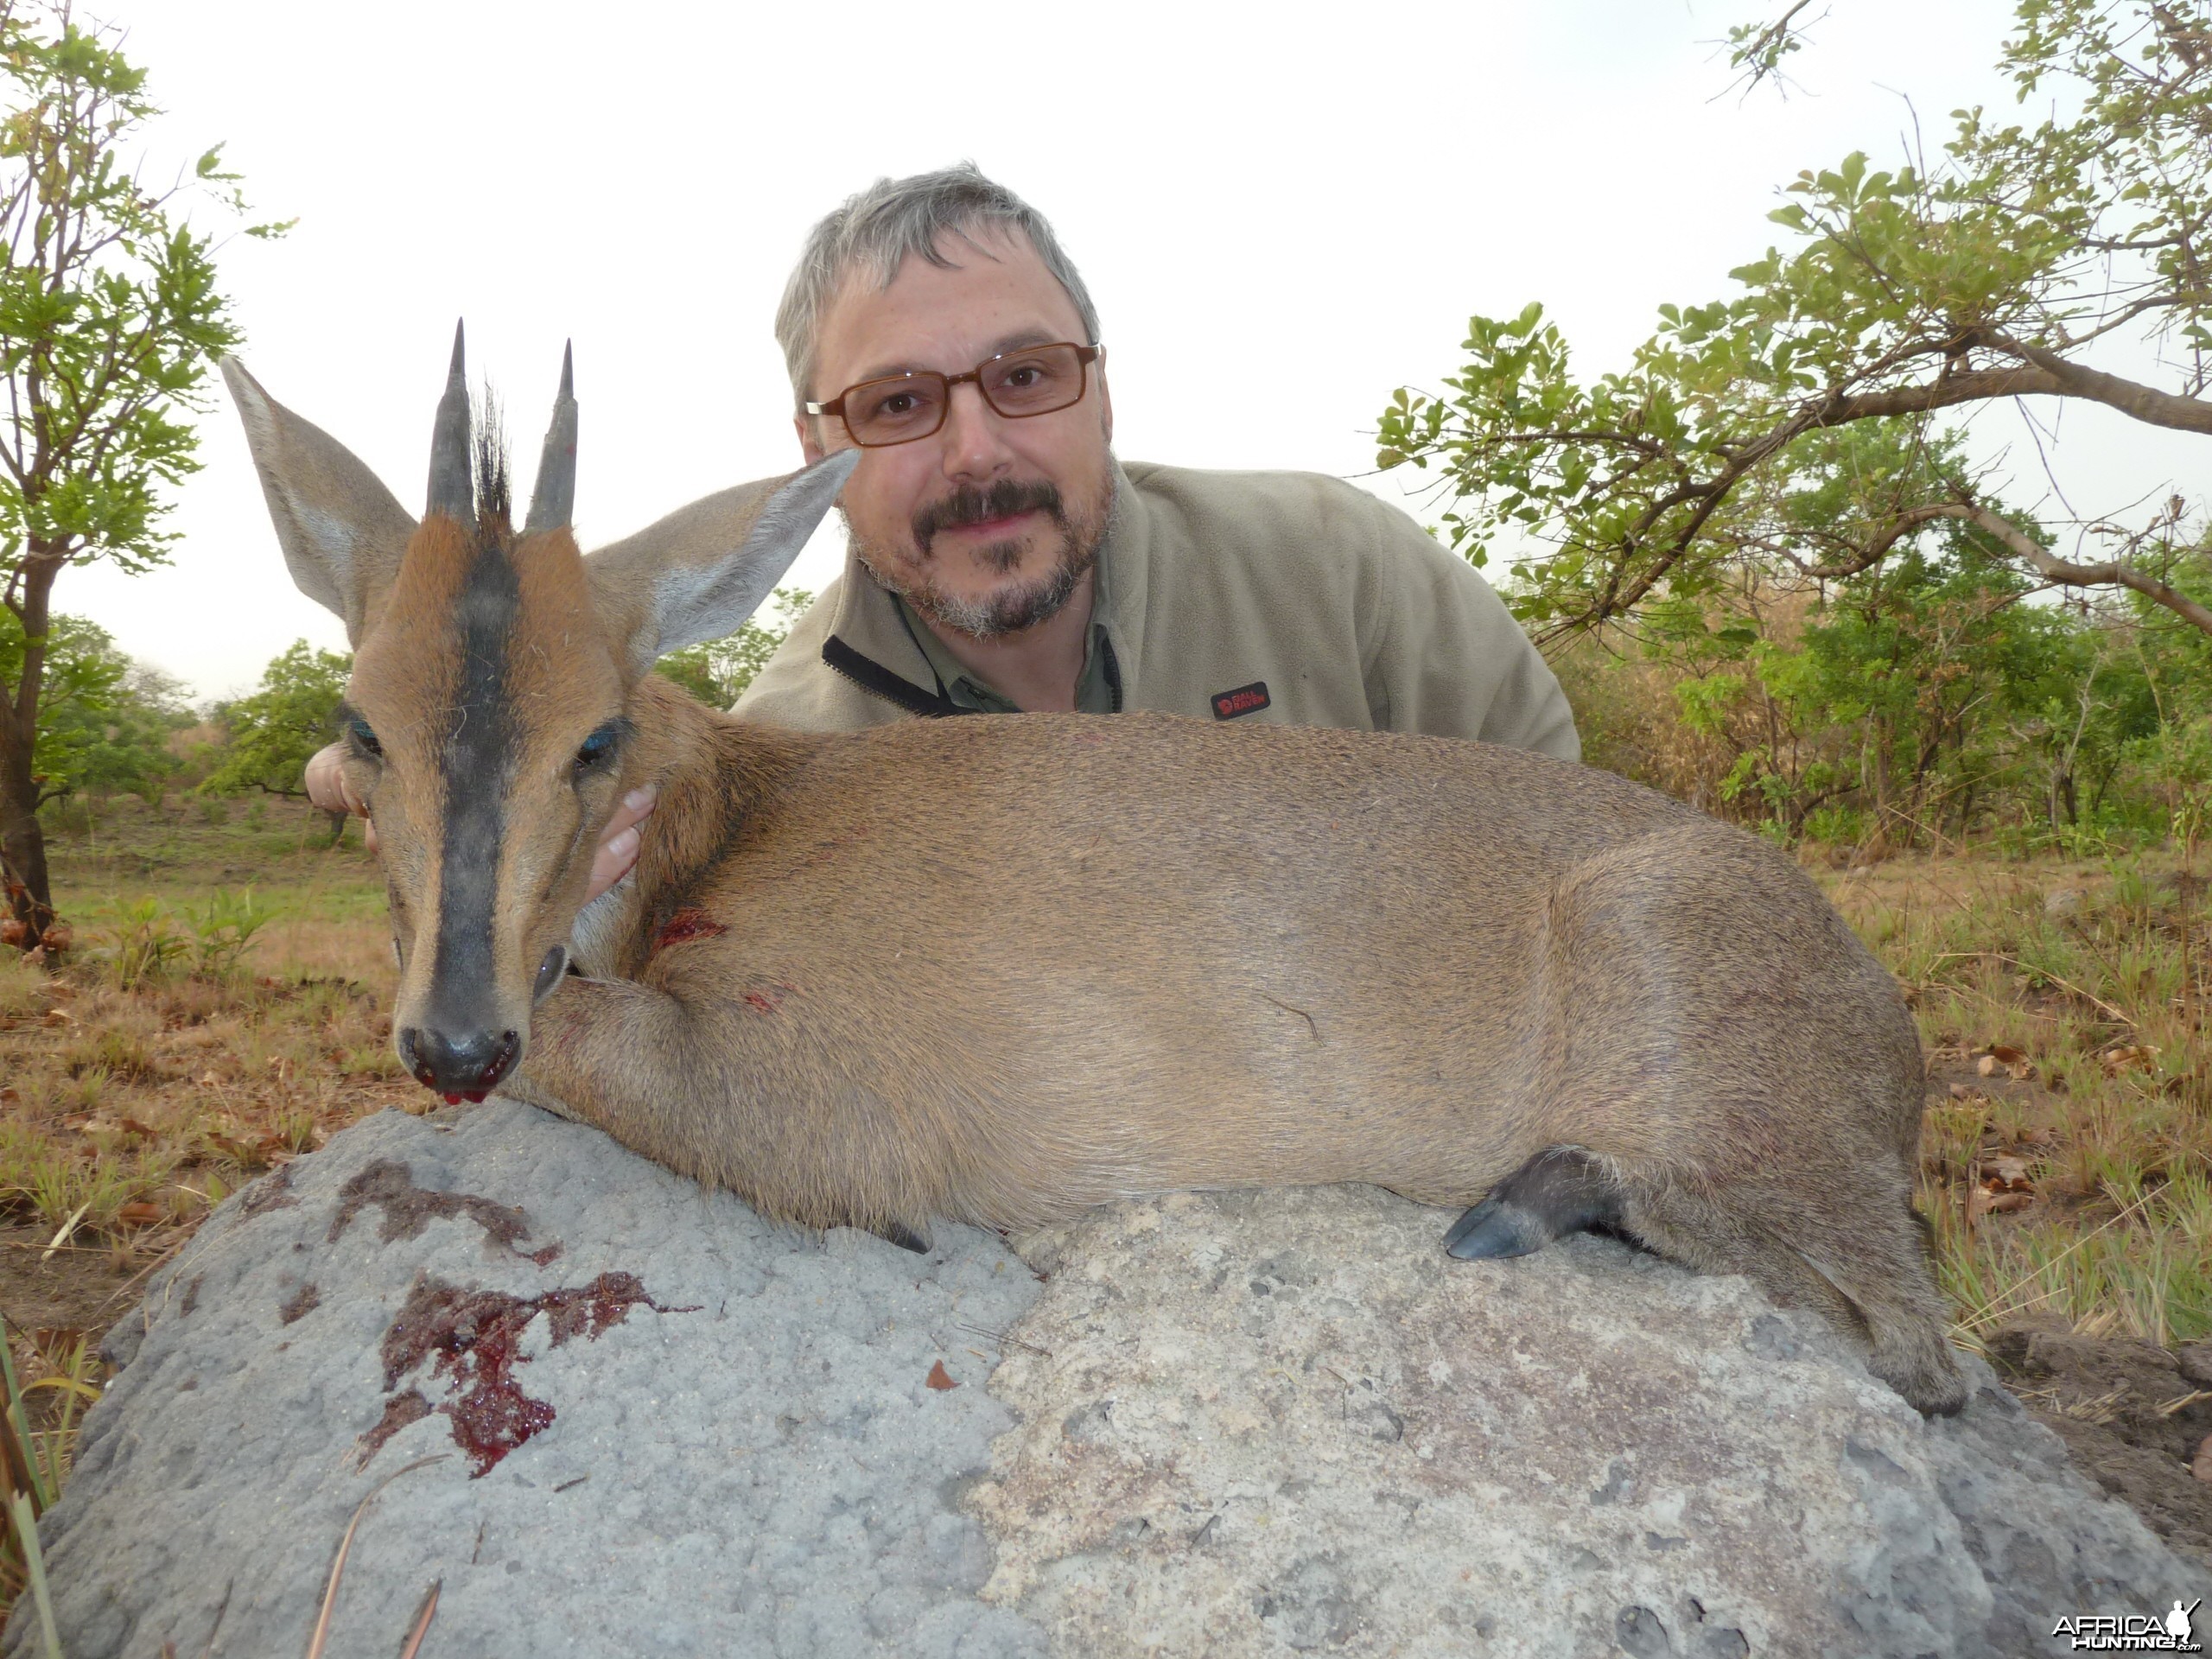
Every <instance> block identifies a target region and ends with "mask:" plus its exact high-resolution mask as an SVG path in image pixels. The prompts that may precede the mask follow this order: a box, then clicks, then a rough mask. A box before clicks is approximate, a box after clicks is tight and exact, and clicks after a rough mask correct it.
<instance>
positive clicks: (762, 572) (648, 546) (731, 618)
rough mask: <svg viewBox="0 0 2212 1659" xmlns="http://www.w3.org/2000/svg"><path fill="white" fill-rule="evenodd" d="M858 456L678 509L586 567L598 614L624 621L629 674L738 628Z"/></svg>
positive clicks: (844, 453)
mask: <svg viewBox="0 0 2212 1659" xmlns="http://www.w3.org/2000/svg"><path fill="white" fill-rule="evenodd" d="M860 455H861V452H860V451H859V450H857V449H842V450H840V451H838V453H837V454H834V455H830V456H828V457H826V458H825V459H823V460H822V461H817V462H815V463H814V465H813V466H811V467H807V468H805V469H804V471H801V472H797V473H793V474H791V475H790V476H789V477H786V478H776V479H767V480H763V481H762V482H760V483H757V484H741V485H739V486H737V487H736V488H734V489H729V490H723V491H721V493H718V494H715V495H710V496H707V497H705V498H703V499H700V500H697V501H694V502H693V503H692V504H691V505H690V506H688V507H682V508H679V509H678V510H677V511H676V512H672V513H671V514H669V516H668V517H667V518H663V519H661V520H660V521H659V522H658V524H648V525H647V526H646V527H645V529H643V530H641V531H639V532H638V533H637V534H636V535H634V536H631V537H626V538H624V539H623V540H621V541H619V542H616V543H613V544H611V545H610V546H607V547H603V548H601V549H600V550H599V551H598V552H596V553H594V554H593V555H591V556H590V557H589V558H588V559H587V560H586V561H585V568H586V569H588V571H589V572H590V574H591V580H592V583H593V586H594V588H596V589H597V590H598V592H599V594H600V596H601V604H602V607H603V609H604V611H605V613H607V614H608V615H610V616H617V617H622V618H625V619H626V620H627V622H628V626H629V627H630V630H631V632H630V658H631V661H632V667H633V668H635V669H636V670H637V671H639V672H640V673H642V672H643V671H644V670H645V668H648V667H650V666H652V663H653V661H654V659H655V658H658V657H660V656H661V655H663V654H664V653H665V652H671V651H680V650H682V649H683V647H684V646H686V645H698V644H700V643H701V642H702V641H704V640H709V639H724V638H726V637H727V636H728V635H730V634H732V633H734V632H737V630H738V629H739V628H741V627H742V626H744V625H745V623H746V621H747V619H748V618H750V617H751V616H752V614H753V612H754V611H756V610H758V609H759V608H760V603H761V601H763V600H765V599H766V598H767V597H768V595H769V594H770V593H771V592H772V591H773V590H774V588H775V586H776V584H777V582H779V581H781V580H782V579H783V576H784V573H785V571H787V570H789V569H791V564H792V563H793V561H795V560H796V559H797V558H798V556H799V554H800V552H801V551H802V550H804V548H805V546H806V543H807V538H808V537H810V536H812V535H813V534H814V531H815V527H816V526H817V524H820V523H821V522H822V520H823V517H824V516H825V515H826V514H827V513H828V512H829V509H830V507H831V505H833V504H834V503H835V502H836V499H837V495H838V492H840V491H841V490H842V489H843V488H844V487H845V480H847V479H848V478H849V477H851V476H852V471H853V468H854V467H855V466H857V465H858V464H859V461H860Z"/></svg>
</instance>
